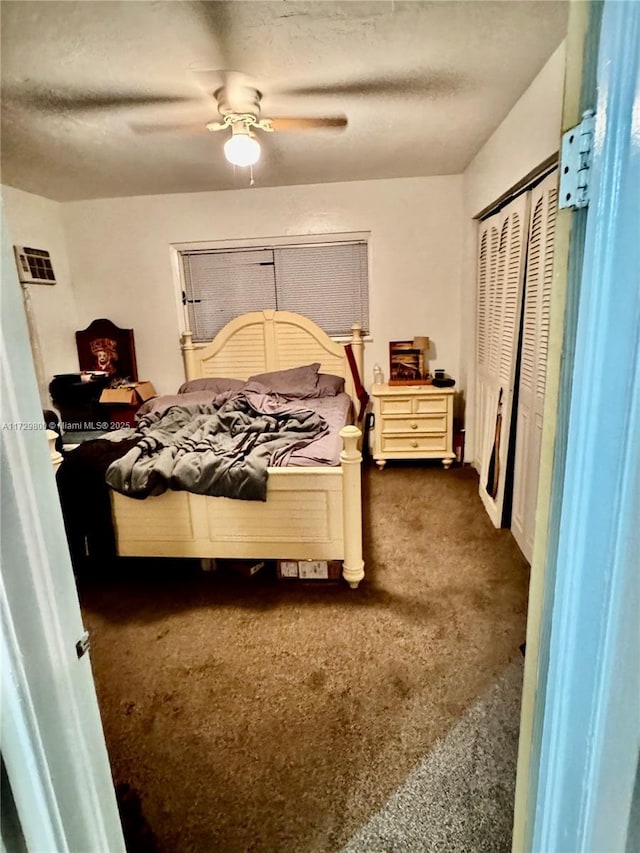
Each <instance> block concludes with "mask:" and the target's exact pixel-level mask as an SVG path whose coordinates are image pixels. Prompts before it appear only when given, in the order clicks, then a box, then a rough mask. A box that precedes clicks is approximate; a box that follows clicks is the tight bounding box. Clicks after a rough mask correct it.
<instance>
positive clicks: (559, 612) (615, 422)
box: [513, 0, 640, 853]
mask: <svg viewBox="0 0 640 853" xmlns="http://www.w3.org/2000/svg"><path fill="white" fill-rule="evenodd" d="M598 44H599V50H598V75H597V84H598V85H597V89H598V97H597V104H596V111H597V115H596V131H595V145H594V155H593V164H592V167H591V170H590V193H591V199H590V204H589V208H588V211H587V213H586V232H584V231H583V229H582V228H581V227H578V228H576V229H575V231H574V234H573V240H572V249H571V255H570V262H569V278H570V280H573V276H574V275H575V273H576V272H578V274H579V282H580V283H579V286H578V288H577V290H576V294H577V302H576V306H577V327H576V335H575V351H573V350H572V347H571V346H568V347H567V348H566V349H565V353H564V356H565V365H564V369H563V371H562V374H561V375H562V383H561V390H560V397H559V403H558V411H559V413H560V412H562V417H560V416H559V417H558V436H557V438H556V454H555V470H554V482H553V487H552V491H551V512H550V517H549V534H548V548H547V558H546V568H545V578H544V581H545V584H546V590H545V596H544V607H543V609H542V614H541V619H540V624H538V625H534V626H533V630H532V631H530V632H529V634H528V636H529V635H532V636H534V639H536V640H538V641H539V644H540V654H539V656H538V649H537V648H535V649H533V651H534V653H535V657H534V659H533V661H531V660H529V646H528V647H527V658H528V660H527V667H528V669H529V671H531V669H532V663H535V665H536V669H537V671H536V672H534V673H532V675H533V676H534V678H535V679H536V682H535V684H536V690H537V695H536V697H535V713H534V720H533V726H532V728H531V727H523V729H522V734H521V757H522V746H523V738H527V737H528V736H531V737H532V743H531V764H530V766H527V767H523V766H519V782H521V783H522V775H523V774H524V772H525V771H526V773H527V776H528V804H527V811H526V820H525V823H526V832H524V833H523V832H522V826H521V825H520V826H519V827H518V819H517V815H516V828H517V829H518V831H517V832H514V843H513V849H514V851H518V853H521V851H522V850H526V851H529V850H533V851H536V853H537V851H549V850H571V851H585V853H586V851H598V850H624V849H625V847H626V844H627V831H628V826H629V818H630V812H631V803H632V796H633V790H634V783H635V779H636V772H637V768H638V758H639V751H640V669H639V668H638V648H640V621H639V610H640V582H639V579H638V565H637V553H638V550H639V549H640V529H639V525H638V518H640V453H639V451H638V445H637V440H638V439H637V436H638V434H639V433H640V288H639V287H638V270H639V269H640V248H639V243H638V239H637V228H638V223H639V222H640V197H639V196H638V192H637V189H638V186H640V138H639V137H638V132H637V121H638V104H639V103H640V5H638V4H634V3H617V2H610V0H607V2H605V3H604V7H603V18H602V31H601V34H600V37H599V39H598ZM574 216H575V217H576V220H577V222H578V225H580V224H581V221H582V224H583V222H584V212H583V213H580V212H578V213H577V214H574ZM583 237H584V242H583V243H582V238H583ZM580 270H581V272H580ZM536 547H537V545H536ZM535 556H536V554H535V552H534V562H535ZM528 643H529V640H528ZM525 682H526V675H525ZM526 693H527V684H526V683H525V697H523V702H524V701H525V699H527V701H528V700H529V699H530V696H529V697H527V696H526ZM523 722H524V718H523ZM525 746H526V744H525ZM517 806H518V803H517Z"/></svg>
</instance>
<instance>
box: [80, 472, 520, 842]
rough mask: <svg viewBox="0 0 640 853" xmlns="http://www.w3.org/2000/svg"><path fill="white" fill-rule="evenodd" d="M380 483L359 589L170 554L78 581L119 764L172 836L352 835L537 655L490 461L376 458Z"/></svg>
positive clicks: (150, 815) (158, 828)
mask: <svg viewBox="0 0 640 853" xmlns="http://www.w3.org/2000/svg"><path fill="white" fill-rule="evenodd" d="M364 497H365V505H366V507H367V513H366V518H365V560H366V571H367V578H366V580H365V582H363V584H361V586H360V589H358V590H357V591H354V590H350V589H349V588H348V587H346V585H343V584H324V583H322V582H319V585H315V586H314V585H312V584H311V585H310V584H303V585H299V582H296V581H290V582H286V581H278V580H277V579H276V578H275V577H274V576H273V575H272V573H270V572H269V571H263V572H261V573H259V574H257V575H255V576H254V577H253V578H245V577H243V576H241V575H237V574H235V573H233V572H229V573H227V572H224V571H221V572H219V573H216V574H203V573H201V572H200V571H199V569H198V568H197V564H196V565H194V564H192V563H190V562H188V561H171V560H165V561H161V560H157V561H150V562H149V563H147V562H145V561H131V560H129V561H120V563H119V565H117V566H115V567H114V568H113V570H112V571H111V572H109V573H107V575H106V576H104V575H103V576H102V577H94V578H81V579H80V593H81V601H82V606H83V613H84V618H85V621H86V625H87V627H88V628H89V629H90V631H91V634H92V663H93V669H94V674H95V678H96V685H97V690H98V697H99V701H100V706H101V710H102V717H103V722H104V726H105V733H106V737H107V745H108V748H109V753H110V757H111V762H112V768H113V773H114V777H115V780H116V782H118V783H121V784H126V785H128V786H130V789H132V790H133V791H134V792H136V793H137V794H138V795H139V797H140V804H141V807H142V812H143V814H144V817H145V819H146V821H147V823H148V825H149V827H150V829H151V831H152V832H153V834H154V836H155V839H156V846H157V850H158V851H162V853H164V852H165V851H166V852H167V853H169V851H171V853H174V852H175V853H182V851H202V853H209V851H223V853H236V851H238V852H239V851H259V853H267V851H268V853H289V851H291V853H293V852H294V851H295V853H305V851H313V853H324V851H327V853H328V851H338V850H340V849H341V848H342V847H343V846H344V845H346V844H347V843H348V842H349V840H350V839H351V838H352V837H353V836H354V835H356V833H357V832H358V831H359V830H360V829H361V828H362V827H363V826H365V825H366V824H367V823H368V822H369V821H370V819H371V818H372V817H373V816H374V815H375V814H376V813H377V812H378V811H379V810H380V809H381V808H382V807H383V805H384V804H385V802H386V801H387V799H388V798H389V796H390V795H391V794H393V792H394V791H396V789H398V788H399V787H400V786H401V785H402V784H403V783H404V782H405V780H406V779H407V777H408V776H409V775H410V774H411V772H412V771H413V770H414V769H415V768H416V767H418V766H419V765H420V764H421V762H423V760H424V759H425V756H427V755H428V754H429V752H430V751H431V750H432V748H433V747H434V745H435V744H436V743H438V742H439V741H440V740H441V739H443V738H444V737H445V736H446V735H447V733H449V732H450V731H451V730H453V729H454V727H455V726H456V724H457V723H458V722H459V720H460V719H461V718H462V717H463V716H464V715H465V713H466V712H467V711H468V709H470V708H471V707H472V706H473V705H474V703H476V701H477V700H478V699H479V698H480V697H481V696H484V695H485V694H486V693H487V691H489V690H490V689H491V687H492V685H494V684H495V683H496V682H497V681H498V680H499V679H500V677H501V676H502V675H503V673H504V672H505V670H507V668H508V667H509V664H510V662H511V661H513V660H515V659H517V658H518V657H519V656H520V651H519V648H518V647H519V645H520V644H521V643H522V642H523V640H524V636H525V618H526V596H527V585H528V567H527V564H526V562H525V560H524V558H523V557H522V555H521V554H520V552H519V550H518V548H517V546H516V545H515V542H514V540H513V538H512V537H511V534H510V533H509V532H508V531H506V530H495V529H494V528H493V526H492V525H491V523H490V521H489V519H488V517H487V516H486V514H485V512H484V510H483V508H482V505H481V503H480V500H479V498H478V496H477V477H476V475H475V473H474V472H473V471H472V470H471V469H469V468H464V469H460V468H458V469H451V470H450V471H448V472H445V471H444V470H443V469H442V468H441V467H440V466H435V465H428V464H425V465H422V466H403V465H400V464H398V465H395V466H390V467H387V468H386V469H385V471H384V472H379V471H377V470H376V469H374V468H371V469H367V471H366V472H365V484H364ZM316 583H317V584H318V582H316ZM508 805H510V804H508ZM134 849H135V847H134V845H133V844H132V845H131V851H133V850H134ZM389 849H396V848H389ZM397 849H404V848H397ZM406 849H410V848H406ZM442 849H446V848H442ZM450 849H455V848H454V847H451V848H450Z"/></svg>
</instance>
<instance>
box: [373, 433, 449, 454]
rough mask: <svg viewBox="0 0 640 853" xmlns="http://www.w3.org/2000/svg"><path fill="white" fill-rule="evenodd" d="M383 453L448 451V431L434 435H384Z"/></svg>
mask: <svg viewBox="0 0 640 853" xmlns="http://www.w3.org/2000/svg"><path fill="white" fill-rule="evenodd" d="M381 443H382V451H383V453H419V452H420V451H427V452H434V453H437V452H438V451H442V452H443V453H446V451H447V435H446V433H438V434H433V435H416V436H415V438H414V437H413V436H410V435H402V436H400V435H398V436H391V435H384V434H383V435H382V441H381Z"/></svg>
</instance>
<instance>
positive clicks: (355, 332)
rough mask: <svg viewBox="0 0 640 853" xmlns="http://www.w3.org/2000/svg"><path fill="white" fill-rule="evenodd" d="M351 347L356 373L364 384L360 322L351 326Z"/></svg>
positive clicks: (362, 340) (362, 343) (362, 342)
mask: <svg viewBox="0 0 640 853" xmlns="http://www.w3.org/2000/svg"><path fill="white" fill-rule="evenodd" d="M350 343H351V349H352V350H353V357H354V358H355V360H356V366H357V368H358V373H359V374H360V382H362V384H363V385H364V339H363V337H362V326H361V325H360V323H354V324H353V326H352V327H351V341H350Z"/></svg>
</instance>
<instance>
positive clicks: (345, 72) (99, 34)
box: [0, 0, 567, 201]
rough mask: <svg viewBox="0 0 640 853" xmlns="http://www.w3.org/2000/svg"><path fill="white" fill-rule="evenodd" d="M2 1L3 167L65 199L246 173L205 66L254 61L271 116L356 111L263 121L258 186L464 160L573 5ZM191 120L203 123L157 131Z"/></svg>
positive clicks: (242, 177) (448, 167)
mask: <svg viewBox="0 0 640 853" xmlns="http://www.w3.org/2000/svg"><path fill="white" fill-rule="evenodd" d="M0 9H1V13H2V33H1V37H2V140H1V141H2V181H3V183H6V184H9V185H11V186H16V187H19V188H21V189H24V190H27V191H29V192H33V193H37V194H39V195H44V196H47V197H49V198H54V199H58V200H61V201H62V200H71V199H82V198H105V197H112V196H124V195H146V194H151V193H173V192H194V191H201V190H213V189H234V188H239V187H244V186H247V185H248V182H249V178H248V175H247V174H246V172H247V170H245V169H239V170H237V172H236V173H234V169H233V167H232V166H230V165H229V164H228V163H227V162H226V160H225V159H224V156H223V153H222V146H223V143H224V141H225V139H226V138H227V136H228V132H227V131H224V132H220V133H209V132H207V131H205V130H204V125H205V124H206V123H207V122H208V121H211V120H216V119H219V118H220V116H219V115H218V113H217V106H216V102H215V100H214V99H213V97H212V95H211V90H212V89H213V88H215V87H216V81H217V80H219V75H216V74H210V75H202V74H196V73H194V71H201V70H202V69H234V70H238V71H242V72H244V74H246V75H248V76H249V78H250V80H252V81H253V82H254V83H255V85H256V86H257V87H258V88H259V89H260V90H261V91H262V93H263V99H262V116H263V117H269V116H273V115H284V116H312V117H313V116H324V115H331V116H335V115H346V116H347V118H348V122H349V123H348V127H347V128H346V129H344V130H328V129H321V130H313V131H309V130H306V131H298V132H287V133H285V132H277V133H273V134H264V133H263V134H260V141H261V143H262V145H263V156H262V158H261V160H260V162H259V163H258V164H257V166H256V167H255V169H254V173H255V182H256V185H257V186H280V185H291V184H308V183H323V182H330V181H350V180H364V179H370V178H391V177H410V176H418V175H441V174H456V173H459V172H461V171H462V170H463V169H464V168H465V166H466V165H467V163H468V162H469V161H470V160H471V159H472V157H473V156H474V154H475V153H476V152H477V150H478V149H479V148H480V147H481V145H482V144H483V143H484V141H485V140H486V139H487V138H488V136H489V135H490V134H491V132H492V131H493V130H494V128H495V127H496V126H497V125H498V124H499V123H500V121H501V120H502V119H503V118H504V116H505V115H506V114H507V112H508V111H509V109H510V108H511V107H512V105H513V104H514V103H515V102H516V100H517V99H518V98H519V96H520V95H521V94H522V92H523V91H524V90H525V89H526V88H527V86H528V85H529V83H530V82H531V80H532V79H533V78H534V77H535V75H536V74H537V73H538V71H539V70H540V68H541V67H542V66H543V65H544V63H545V61H546V60H547V59H548V57H549V56H550V55H551V53H552V52H553V51H554V49H555V48H556V47H557V45H558V44H559V43H560V42H561V40H562V39H563V37H564V35H565V31H566V19H567V3H565V2H553V0H536V2H528V0H503V1H502V2H484V0H468V2H467V0H454V2H448V0H439V2H420V1H419V0H413V2H400V0H395V2H386V0H385V2H382V0H381V2H359V0H350V2H331V0H322V2H303V0H279V1H278V2H262V0H260V2H243V0H233V1H232V2H210V3H206V2H205V3H200V2H188V0H183V1H182V2H171V1H170V0H169V2H167V0H162V2H146V0H142V2H132V0H128V2H111V0H101V2H88V1H87V0H82V2H67V0H65V1H64V2H57V0H47V2H32V0H3V2H2V3H1V4H0ZM203 80H204V83H203ZM183 123H184V124H185V125H190V126H192V127H193V132H189V133H187V132H184V131H178V130H173V131H171V130H167V129H164V130H160V129H158V130H157V131H154V132H151V130H152V129H153V127H155V125H163V124H164V125H167V124H174V125H175V124H183ZM149 126H152V127H151V128H150V127H149ZM143 131H145V132H143ZM258 133H260V132H259V131H258Z"/></svg>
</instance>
